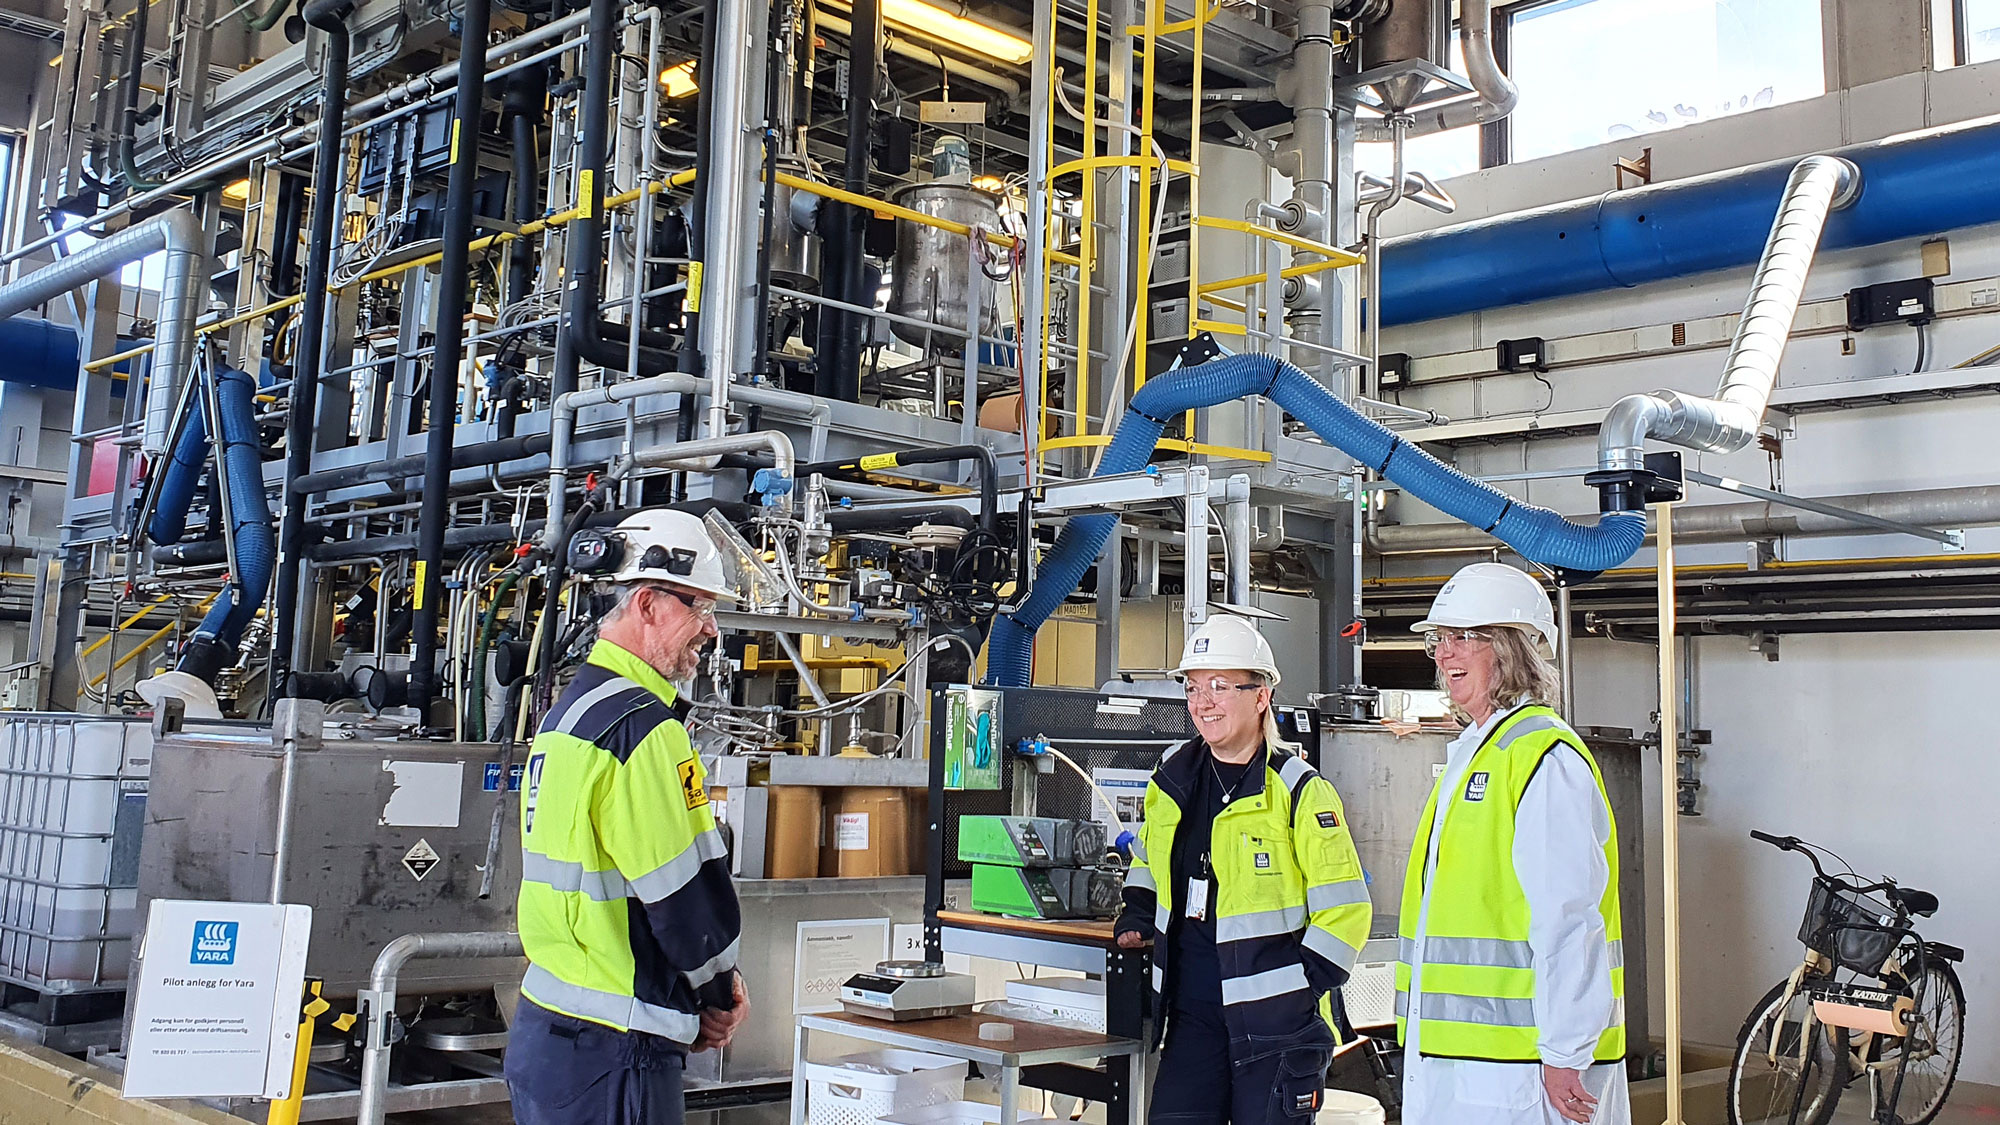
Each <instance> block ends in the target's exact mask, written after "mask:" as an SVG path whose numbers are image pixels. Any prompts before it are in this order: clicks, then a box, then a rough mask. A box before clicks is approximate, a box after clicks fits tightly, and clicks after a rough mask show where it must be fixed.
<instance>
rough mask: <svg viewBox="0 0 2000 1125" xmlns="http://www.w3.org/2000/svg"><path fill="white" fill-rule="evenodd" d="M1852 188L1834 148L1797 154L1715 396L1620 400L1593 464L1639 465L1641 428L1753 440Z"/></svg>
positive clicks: (1727, 444)
mask: <svg viewBox="0 0 2000 1125" xmlns="http://www.w3.org/2000/svg"><path fill="white" fill-rule="evenodd" d="M1860 194H1861V170H1860V169H1859V168H1856V167H1855V166H1854V164H1853V163H1852V162H1851V161H1848V160H1844V159H1842V158H1840V157H1838V156H1808V157H1806V158H1805V159H1804V160H1801V161H1799V163H1798V166H1797V167H1795V168H1793V169H1792V174H1791V178H1790V179H1789V180H1788V181H1787V182H1786V184H1785V194H1784V197H1783V199H1782V200H1781V201H1780V202H1779V204H1778V217H1777V218H1776V219H1775V220H1774V221H1773V222H1772V224H1771V234H1770V237H1769V238H1767V239H1766V240H1765V243H1764V255H1763V258H1762V260H1761V261H1759V262H1758V264H1757V274H1756V276H1755V278H1754V279H1753V280H1752V281H1751V283H1750V297H1749V299H1748V300H1747V301H1746V302H1745V303H1744V306H1743V317H1742V319H1741V320H1740V321H1739V322H1738V323H1737V326H1736V337H1735V339H1734V340H1732V341H1731V342H1730V345H1729V358H1728V360H1727V361H1726V362H1725V363H1724V364H1723V370H1722V383H1721V385H1720V386H1719V387H1717V388H1716V392H1715V397H1714V398H1697V397H1695V396H1693V395H1685V394H1681V393H1680V392H1678V391H1654V392H1653V393H1652V394H1650V395H1628V396H1626V397H1625V398H1622V399H1620V400H1619V401H1618V402H1616V403H1614V404H1612V407H1611V412H1610V413H1609V414H1607V415H1606V416H1605V419H1604V425H1603V426H1602V427H1601V428H1600V429H1599V430H1598V432H1597V462H1598V467H1599V468H1601V469H1605V470H1612V471H1617V470H1631V469H1643V468H1645V465H1646V448H1645V447H1646V439H1647V438H1648V437H1653V438H1658V439H1659V440H1661V441H1665V442H1670V443H1672V444H1674V445H1680V446H1685V447H1687V448H1689V449H1698V450H1701V451H1702V452H1704V453H1729V452H1733V451H1735V450H1738V449H1742V448H1743V447H1744V446H1746V445H1749V444H1750V443H1751V442H1752V441H1753V440H1755V439H1756V437H1757V430H1758V428H1759V427H1760V426H1762V425H1763V422H1764V408H1765V406H1766V405H1767V404H1768V403H1769V402H1770V400H1771V389H1772V388H1773V387H1775V386H1776V385H1777V382H1778V362H1779V360H1781V359H1782V358H1783V357H1784V354H1785V344H1786V342H1787V341H1788V340H1790V339H1791V335H1792V322H1793V320H1795V319H1796V318H1797V317H1798V314H1799V299H1800V298H1801V297H1802V296H1804V294H1805V287H1806V274H1807V271H1809V270H1810V269H1811V268H1812V260H1813V254H1814V252H1815V251H1816V250H1817V249H1818V247H1819V239H1820V234H1821V233H1822V232H1823V231H1824V230H1825V229H1826V220H1827V216H1829V215H1831V214H1832V213H1833V212H1835V211H1838V210H1840V209H1842V208H1844V207H1847V206H1849V205H1850V204H1852V203H1853V202H1854V201H1855V199H1857V198H1858V197H1859V196H1860Z"/></svg>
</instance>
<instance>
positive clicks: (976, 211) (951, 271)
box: [889, 180, 1000, 355]
mask: <svg viewBox="0 0 2000 1125" xmlns="http://www.w3.org/2000/svg"><path fill="white" fill-rule="evenodd" d="M890 202H893V203H897V204H901V205H902V206H904V207H908V208H910V209H911V210H912V211H921V212H923V213H924V214H926V215H933V216H936V217H937V218H940V219H949V220H951V221H952V222H955V223H964V224H965V225H966V226H979V227H985V228H986V229H988V230H997V229H999V226H1000V207H999V204H997V203H996V202H994V199H993V197H992V196H991V195H988V194H987V193H985V192H983V191H981V190H979V189H978V188H975V187H972V186H971V185H969V184H957V183H941V182H938V181H935V180H934V181H931V182H929V183H921V184H912V185H910V186H909V187H906V188H903V189H901V190H900V191H898V192H896V193H895V194H894V195H892V196H890ZM893 272H894V279H893V281H892V282H891V284H890V288H889V311H890V312H892V313H896V314H897V315H899V316H907V317H914V318H916V319H917V320H921V321H926V322H928V323H930V324H934V325H936V326H937V331H935V332H927V331H926V330H924V329H922V328H919V327H917V326H915V325H911V324H904V323H896V322H891V327H892V328H893V329H894V331H895V333H896V335H897V337H899V338H900V339H902V340H904V341H906V342H908V343H911V344H915V345H918V346H919V347H923V346H926V341H928V347H929V348H930V350H932V351H934V352H943V353H947V354H953V355H956V354H960V353H962V352H963V351H964V350H965V318H966V308H967V300H968V296H969V295H970V293H971V292H972V290H973V286H975V285H976V286H978V292H979V331H980V333H981V334H982V335H987V336H991V335H995V334H997V333H998V332H999V330H1000V283H999V282H997V281H995V280H993V279H992V278H990V277H988V276H986V274H985V272H984V271H983V270H982V271H975V270H974V269H973V266H972V262H971V259H970V257H969V255H968V252H967V247H966V240H965V238H964V237H963V236H962V235H958V234H954V233H952V232H951V231H945V230H939V229H937V228H936V227H929V226H924V225H923V224H921V223H912V222H899V223H897V224H896V262H895V266H894V267H893Z"/></svg>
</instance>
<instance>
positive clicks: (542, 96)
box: [500, 66, 548, 305]
mask: <svg viewBox="0 0 2000 1125" xmlns="http://www.w3.org/2000/svg"><path fill="white" fill-rule="evenodd" d="M547 97H548V71H547V70H545V69H544V68H542V67H539V66H531V67H528V68H527V69H525V70H521V71H517V72H515V73H514V74H513V75H512V76H511V77H509V78H508V79H507V100H506V102H505V103H503V105H502V107H501V110H500V116H501V117H502V118H504V119H505V120H506V122H507V127H508V143H510V144H511V145H513V147H514V221H515V222H517V223H528V222H532V221H534V220H536V219H539V218H541V216H542V191H541V187H542V163H541V156H540V153H539V152H538V151H537V150H536V147H535V128H536V126H538V125H540V124H541V121H542V109H543V103H544V102H545V101H546V100H547ZM529 241H530V240H529V239H525V238H517V239H515V240H514V242H513V243H512V244H511V245H510V246H509V247H508V257H507V303H508V304H510V305H511V304H514V303H516V302H518V301H520V300H521V299H522V298H524V297H526V296H527V295H528V294H529V293H530V292H532V291H533V290H534V288H535V252H534V250H533V248H532V247H530V246H529Z"/></svg>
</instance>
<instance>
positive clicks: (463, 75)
mask: <svg viewBox="0 0 2000 1125" xmlns="http://www.w3.org/2000/svg"><path fill="white" fill-rule="evenodd" d="M492 20H493V6H492V0H465V7H464V10H463V11H462V12H461V13H460V14H459V30H458V88H457V90H455V91H454V92H453V95H452V110H451V172H450V175H449V177H448V178H447V179H446V181H445V202H444V257H443V260H442V261H441V262H439V264H438V290H437V292H438V298H437V316H436V318H435V320H434V322H433V324H432V330H433V331H434V332H435V333H436V337H435V339H436V343H435V345H434V346H433V348H432V349H431V388H430V389H431V394H430V412H429V417H428V418H427V419H426V421H427V423H428V425H429V427H430V429H429V431H428V432H427V433H426V434H425V438H426V441H425V444H424V454H425V460H424V493H423V506H422V507H421V508H419V509H418V511H417V566H416V574H415V575H414V576H413V586H412V592H413V595H414V601H415V605H413V606H412V607H411V608H412V609H413V610H414V611H415V616H416V620H415V623H414V625H413V626H412V629H413V631H414V633H415V637H414V640H415V642H416V652H415V657H414V659H413V660H412V661H411V664H410V705H411V706H413V707H415V708H416V709H417V716H418V720H417V721H418V722H419V723H420V724H422V725H424V726H429V725H430V713H431V701H432V700H433V699H435V698H436V697H437V679H438V677H437V650H438V619H439V614H438V610H439V608H440V603H442V602H443V601H444V532H445V525H446V524H448V523H450V522H451V454H452V447H453V446H454V445H455V444H456V439H457V437H458V379H459V369H460V367H462V366H463V364H464V360H465V314H466V307H467V305H469V304H470V303H471V299H470V296H469V295H468V293H467V290H468V289H469V288H470V287H471V284H472V249H471V244H472V217H473V216H472V189H473V185H474V182H475V181H476V180H477V179H478V177H479V125H480V117H481V107H482V105H483V104H484V102H485V100H486V36H487V31H488V29H489V27H490V26H491V25H492Z"/></svg>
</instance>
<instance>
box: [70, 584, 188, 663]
mask: <svg viewBox="0 0 2000 1125" xmlns="http://www.w3.org/2000/svg"><path fill="white" fill-rule="evenodd" d="M173 600H174V599H173V596H172V595H171V594H170V595H168V596H167V597H164V598H161V599H160V600H159V601H156V602H154V603H153V604H152V605H149V606H147V607H146V608H144V609H142V610H140V611H139V612H137V613H135V614H133V615H132V616H130V617H128V618H126V619H125V620H123V621H121V622H119V623H118V627H117V628H116V629H113V630H111V631H110V632H109V633H106V634H104V635H103V636H101V637H99V638H97V639H96V640H94V641H92V642H90V645H89V647H87V648H85V649H84V650H83V652H81V653H80V654H78V656H77V659H78V660H79V661H81V660H82V659H83V658H84V657H87V656H89V655H90V654H92V653H94V652H96V651H97V650H98V649H100V648H103V647H104V646H105V645H108V644H110V643H111V638H113V637H115V636H117V635H118V634H120V633H122V632H124V631H125V630H127V629H130V628H131V627H132V626H133V625H134V624H135V623H137V622H138V620H139V619H140V618H142V617H144V616H146V615H147V614H149V613H151V612H153V611H154V610H156V609H158V608H160V607H161V606H163V605H165V604H167V603H168V602H170V601H173Z"/></svg>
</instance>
